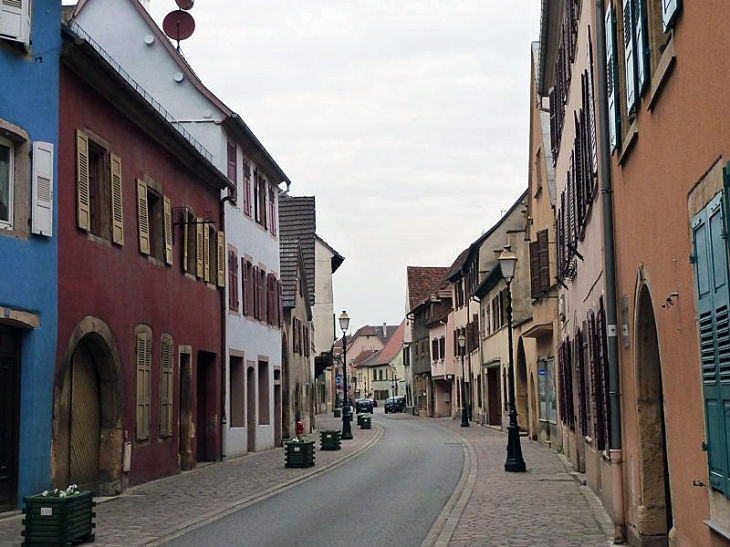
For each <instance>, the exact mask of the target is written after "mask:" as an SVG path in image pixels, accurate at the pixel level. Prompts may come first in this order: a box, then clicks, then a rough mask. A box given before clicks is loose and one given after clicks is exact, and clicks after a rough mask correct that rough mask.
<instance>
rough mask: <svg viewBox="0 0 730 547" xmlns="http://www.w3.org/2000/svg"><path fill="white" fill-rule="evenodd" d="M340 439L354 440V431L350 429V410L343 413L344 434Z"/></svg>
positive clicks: (346, 409)
mask: <svg viewBox="0 0 730 547" xmlns="http://www.w3.org/2000/svg"><path fill="white" fill-rule="evenodd" d="M340 439H344V440H350V439H352V429H351V427H350V410H349V409H348V408H345V409H344V410H343V412H342V434H341V435H340Z"/></svg>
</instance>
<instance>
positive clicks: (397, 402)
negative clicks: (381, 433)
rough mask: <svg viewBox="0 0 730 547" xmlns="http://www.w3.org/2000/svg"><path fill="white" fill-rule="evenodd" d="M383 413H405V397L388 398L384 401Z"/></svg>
mask: <svg viewBox="0 0 730 547" xmlns="http://www.w3.org/2000/svg"><path fill="white" fill-rule="evenodd" d="M384 408H385V413H386V414H388V412H405V411H406V399H405V397H388V398H387V399H386V400H385V405H384Z"/></svg>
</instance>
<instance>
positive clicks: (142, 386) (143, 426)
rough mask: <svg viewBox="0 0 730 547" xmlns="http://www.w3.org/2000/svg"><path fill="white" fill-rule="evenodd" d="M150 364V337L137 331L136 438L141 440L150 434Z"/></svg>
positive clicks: (147, 437)
mask: <svg viewBox="0 0 730 547" xmlns="http://www.w3.org/2000/svg"><path fill="white" fill-rule="evenodd" d="M151 365H152V339H151V336H150V335H149V334H148V333H146V332H139V333H137V391H136V408H137V412H136V420H135V431H136V439H137V440H138V441H143V440H146V439H149V436H150V414H151V413H150V403H151V400H152V397H151V394H150V389H151V381H150V380H151V376H150V375H151Z"/></svg>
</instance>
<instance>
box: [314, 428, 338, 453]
mask: <svg viewBox="0 0 730 547" xmlns="http://www.w3.org/2000/svg"><path fill="white" fill-rule="evenodd" d="M319 448H320V449H321V450H339V449H340V448H341V444H340V432H339V431H338V430H336V429H328V430H325V431H320V432H319Z"/></svg>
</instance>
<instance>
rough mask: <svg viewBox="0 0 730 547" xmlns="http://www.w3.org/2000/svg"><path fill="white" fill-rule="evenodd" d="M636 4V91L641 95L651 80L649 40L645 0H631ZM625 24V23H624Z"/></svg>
mask: <svg viewBox="0 0 730 547" xmlns="http://www.w3.org/2000/svg"><path fill="white" fill-rule="evenodd" d="M630 1H631V2H633V4H634V48H635V51H636V53H635V56H636V85H637V88H636V93H637V94H638V95H639V96H641V95H642V94H643V93H644V90H645V89H646V84H647V82H648V81H649V78H648V73H649V45H648V42H647V34H646V33H647V29H646V14H645V13H644V0H630ZM624 26H625V25H624Z"/></svg>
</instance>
